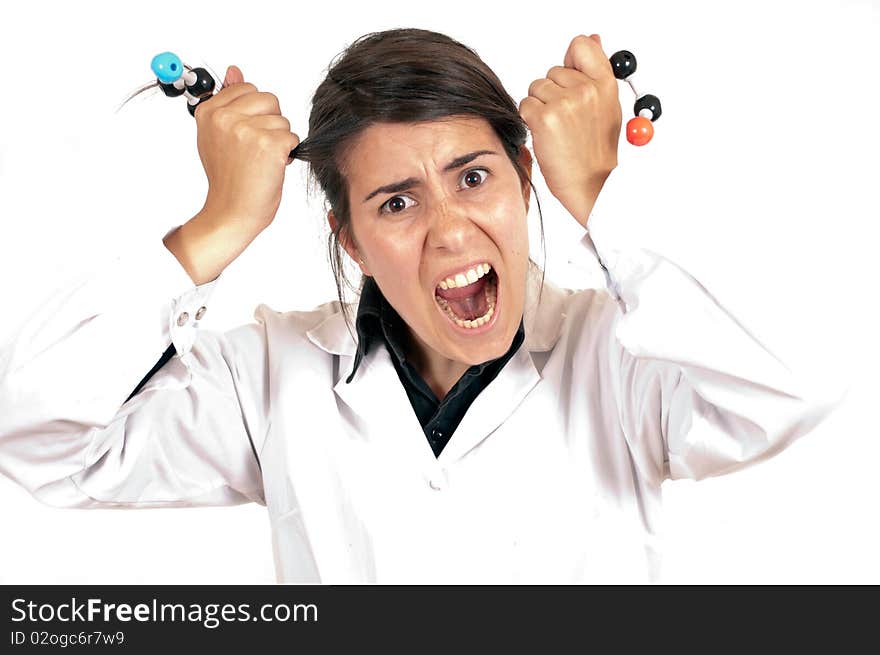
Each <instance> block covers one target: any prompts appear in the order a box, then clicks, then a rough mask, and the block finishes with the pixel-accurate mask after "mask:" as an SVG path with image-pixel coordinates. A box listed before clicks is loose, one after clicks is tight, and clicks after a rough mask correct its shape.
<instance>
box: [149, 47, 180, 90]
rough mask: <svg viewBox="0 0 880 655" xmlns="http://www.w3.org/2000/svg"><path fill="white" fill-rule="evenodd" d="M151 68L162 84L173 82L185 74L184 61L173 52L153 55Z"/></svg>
mask: <svg viewBox="0 0 880 655" xmlns="http://www.w3.org/2000/svg"><path fill="white" fill-rule="evenodd" d="M150 68H152V69H153V73H155V74H156V77H157V78H159V81H160V82H162V84H171V83H172V82H175V81H176V80H177V79H179V78H180V76H181V75H183V62H181V61H180V57H178V56H177V55H175V54H174V53H173V52H162V53H160V54H158V55H156V56H155V57H153V61H152V62H150Z"/></svg>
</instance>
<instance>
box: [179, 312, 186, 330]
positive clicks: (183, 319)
mask: <svg viewBox="0 0 880 655" xmlns="http://www.w3.org/2000/svg"><path fill="white" fill-rule="evenodd" d="M188 320H189V314H187V313H186V312H183V313H182V314H181V315H180V316H178V317H177V325H179V326H180V327H183V326H184V325H186V322H187V321H188Z"/></svg>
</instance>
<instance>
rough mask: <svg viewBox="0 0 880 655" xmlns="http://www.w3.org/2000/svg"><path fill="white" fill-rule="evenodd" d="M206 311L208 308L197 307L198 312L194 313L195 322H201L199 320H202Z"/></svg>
mask: <svg viewBox="0 0 880 655" xmlns="http://www.w3.org/2000/svg"><path fill="white" fill-rule="evenodd" d="M206 311H208V308H207V307H205V306H204V305H202V306H201V307H199V311H197V312H196V320H197V321H201V320H202V316H204V315H205V312H206Z"/></svg>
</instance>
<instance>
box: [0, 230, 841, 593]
mask: <svg viewBox="0 0 880 655" xmlns="http://www.w3.org/2000/svg"><path fill="white" fill-rule="evenodd" d="M591 232H592V233H593V234H595V230H593V229H592V226H591ZM597 242H598V243H594V241H593V239H592V238H591V235H590V234H585V236H584V239H583V241H582V245H583V248H584V249H585V250H584V253H585V254H586V253H589V256H590V257H592V256H596V257H599V259H600V261H601V262H602V263H603V264H604V265H605V266H607V270H608V273H606V281H607V289H586V290H578V291H572V290H563V289H558V288H556V287H554V286H552V285H551V284H550V283H549V282H548V283H546V285H545V288H544V293H543V299H542V302H541V304H540V305H539V306H536V304H535V300H536V286H535V283H534V282H532V283H530V286H529V287H528V290H527V310H526V326H525V335H526V340H525V343H524V344H523V346H522V347H521V348H520V349H519V351H518V352H517V353H516V354H515V355H514V357H513V358H512V359H511V360H510V361H509V362H508V363H507V365H506V366H505V367H504V368H503V369H502V371H501V372H500V374H499V375H498V377H497V378H496V379H495V380H493V381H492V383H491V384H490V385H489V386H488V387H487V388H486V389H484V390H483V392H482V393H481V394H480V395H479V396H478V397H477V399H476V400H475V401H474V403H473V405H472V406H471V407H470V408H469V410H468V412H467V414H466V415H465V417H464V419H463V420H462V422H461V424H460V425H459V426H458V428H457V430H456V431H455V433H454V434H453V436H452V438H451V440H450V441H449V443H448V445H447V446H446V448H445V449H444V450H443V452H442V453H441V454H440V456H439V457H437V458H435V456H434V455H433V453H432V451H431V448H430V446H429V445H428V442H427V440H426V439H425V436H424V433H423V432H422V429H421V426H420V425H419V422H418V420H417V418H416V416H415V414H414V412H413V410H412V407H411V405H410V403H409V400H408V398H407V395H406V393H405V391H404V389H403V387H402V385H401V383H400V381H399V379H398V377H397V374H396V372H395V369H394V367H393V365H392V363H391V360H390V359H389V355H388V352H387V351H386V349H385V348H374V349H372V350H371V352H370V353H369V354H368V355H367V357H366V358H365V359H364V361H363V362H362V364H361V367H360V369H359V370H358V372H357V375H356V376H355V377H354V380H353V381H352V382H351V383H350V384H346V382H345V378H346V377H347V375H348V373H349V372H350V370H351V367H352V362H353V356H354V353H355V348H356V345H355V343H354V341H353V340H352V337H351V335H350V333H349V332H348V330H347V328H346V326H345V323H344V321H343V317H342V313H341V312H340V311H339V304H338V302H336V301H334V302H329V303H326V304H323V305H321V306H319V307H318V308H316V309H314V310H313V311H290V312H278V311H274V310H272V309H270V308H269V307H267V306H266V305H262V304H261V305H259V306H258V307H257V309H256V311H255V318H256V322H254V323H252V324H249V325H244V326H241V327H238V328H236V329H233V330H230V331H228V332H225V333H217V332H212V331H208V330H202V329H200V328H199V326H198V321H196V320H195V317H196V316H197V315H199V316H201V314H199V309H200V308H201V307H207V306H208V305H209V297H210V295H211V292H212V290H213V288H214V287H215V285H216V284H217V281H218V280H219V278H218V280H215V281H213V282H211V283H207V284H203V285H201V286H199V287H194V286H193V284H192V282H191V280H190V278H189V277H188V275H187V274H186V273H185V272H184V270H183V268H182V267H181V266H180V264H179V263H178V262H177V260H176V259H175V258H174V256H173V255H172V254H171V253H170V252H169V251H168V250H167V249H166V248H165V246H164V245H163V243H162V242H161V240H159V239H156V241H155V242H152V243H148V244H144V246H143V248H142V249H138V250H137V251H136V252H132V253H128V254H127V255H125V256H123V257H120V258H118V259H117V260H116V261H115V262H114V263H113V265H112V267H111V268H110V269H109V270H106V271H104V272H103V273H100V274H97V275H95V276H92V277H87V278H84V279H82V280H80V281H78V282H77V283H76V284H68V285H67V286H66V287H65V288H63V289H61V290H60V291H59V292H58V293H57V294H56V295H55V296H53V297H52V298H51V299H50V300H49V301H48V302H46V303H45V304H44V305H43V306H42V307H41V309H40V310H39V311H37V312H36V313H35V314H34V315H33V316H31V317H30V318H29V319H28V320H27V321H26V322H25V323H24V324H23V326H22V327H21V329H20V330H19V331H17V332H16V333H14V335H13V336H14V338H13V340H12V341H11V342H10V343H8V344H7V345H6V346H5V347H4V349H3V351H2V357H0V472H2V473H3V474H5V475H6V476H8V477H10V478H11V479H12V480H14V481H15V482H17V483H19V484H20V485H22V486H23V487H24V488H26V489H27V490H29V491H30V492H31V493H32V494H33V495H34V496H35V497H36V498H38V499H39V500H40V501H42V502H44V503H47V504H50V505H54V506H62V507H141V508H143V507H191V506H206V505H233V504H238V503H244V502H257V503H260V504H263V505H265V506H266V508H267V509H268V513H269V519H270V521H271V526H272V546H273V552H274V556H275V564H276V570H277V579H278V580H279V581H281V582H322V583H347V582H382V583H422V582H425V583H427V582H441V583H442V582H474V583H495V582H500V583H505V582H526V583H532V582H547V583H555V582H630V581H632V582H644V581H649V580H654V579H656V575H657V571H658V568H657V565H658V548H657V547H656V543H655V542H656V539H657V536H658V535H659V534H660V523H659V518H660V517H659V510H660V501H661V482H662V481H663V480H664V479H665V478H670V477H671V478H697V479H699V478H703V477H705V476H709V475H716V474H720V473H725V472H729V471H733V470H735V469H738V468H741V467H743V466H745V465H747V464H749V463H753V462H756V461H758V460H761V459H764V458H766V457H768V456H770V455H772V454H774V453H776V452H777V451H779V450H780V449H782V448H784V447H785V446H786V445H788V444H789V443H791V442H792V440H794V439H795V438H797V437H798V436H800V435H803V434H805V433H806V432H808V431H809V430H810V429H812V428H813V427H814V426H815V425H816V424H817V423H818V422H819V421H820V420H822V418H823V417H824V416H825V415H827V414H828V412H829V411H830V410H831V409H832V408H833V406H834V404H835V402H833V401H831V402H829V401H828V400H826V399H824V397H823V396H820V395H817V394H816V393H815V392H814V391H811V390H810V389H811V388H813V387H810V386H808V385H806V384H805V383H804V380H802V379H799V378H796V377H795V376H794V375H793V374H792V373H791V372H790V370H789V369H788V368H787V367H786V366H784V365H783V364H782V363H780V362H779V361H778V360H777V358H776V357H774V356H773V355H772V354H771V353H770V352H768V351H767V350H766V349H765V348H764V347H762V346H761V345H760V344H759V343H758V342H757V341H756V340H755V339H754V338H753V337H752V336H751V335H750V334H749V333H748V332H747V331H746V330H745V329H744V328H743V327H742V326H741V325H740V324H739V323H738V322H737V321H736V320H735V319H734V318H733V317H732V316H731V315H730V314H729V313H728V312H727V311H726V310H725V309H724V308H723V307H722V306H721V305H719V304H718V303H717V302H716V300H715V299H714V298H713V297H712V296H711V295H710V294H709V293H708V292H707V291H706V289H704V288H703V287H702V286H701V285H700V284H699V283H698V282H697V281H696V280H695V279H694V278H693V277H691V276H690V275H688V274H687V273H685V272H684V271H682V270H681V269H680V268H679V267H678V266H676V265H675V264H673V263H671V262H670V261H668V260H667V259H665V258H663V257H661V256H659V255H657V254H655V253H652V252H649V251H645V250H631V251H626V252H621V251H619V250H614V249H612V248H611V247H610V246H608V247H605V248H604V249H603V247H602V246H601V240H599V239H597ZM596 246H599V251H598V252H597V251H596V250H595V248H596ZM221 277H222V276H221ZM184 312H185V313H186V314H187V315H188V318H187V320H183V319H182V318H181V315H182V314H183V313H184ZM172 341H173V343H174V345H175V347H176V349H177V352H178V356H175V357H174V358H172V359H171V360H170V361H169V362H168V363H167V364H166V365H165V366H164V367H163V368H162V369H161V370H160V371H158V372H157V373H156V374H155V375H154V376H153V377H152V379H151V380H150V381H149V382H148V383H147V384H146V385H145V386H144V388H143V389H142V390H141V391H140V392H139V393H138V394H137V395H136V396H134V397H133V398H132V399H131V400H130V401H128V402H127V403H125V404H123V402H124V401H125V399H126V398H127V397H128V395H129V394H130V392H131V391H132V389H133V388H134V387H135V386H136V385H137V383H138V382H139V381H140V380H141V378H142V377H143V376H144V375H145V374H146V372H147V371H148V370H150V368H151V367H152V366H153V365H154V364H155V362H156V360H157V358H158V356H159V355H160V354H161V353H162V352H163V351H164V350H165V348H166V347H167V345H168V344H169V343H170V342H172Z"/></svg>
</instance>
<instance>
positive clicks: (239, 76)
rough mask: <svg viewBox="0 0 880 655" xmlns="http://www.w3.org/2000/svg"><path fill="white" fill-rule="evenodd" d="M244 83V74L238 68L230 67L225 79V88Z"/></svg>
mask: <svg viewBox="0 0 880 655" xmlns="http://www.w3.org/2000/svg"><path fill="white" fill-rule="evenodd" d="M243 82H244V73H242V72H241V69H240V68H239V67H238V66H230V67H229V68H227V69H226V77H225V78H224V79H223V87H224V88H226V87H227V86H232V85H233V84H242V83H243Z"/></svg>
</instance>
